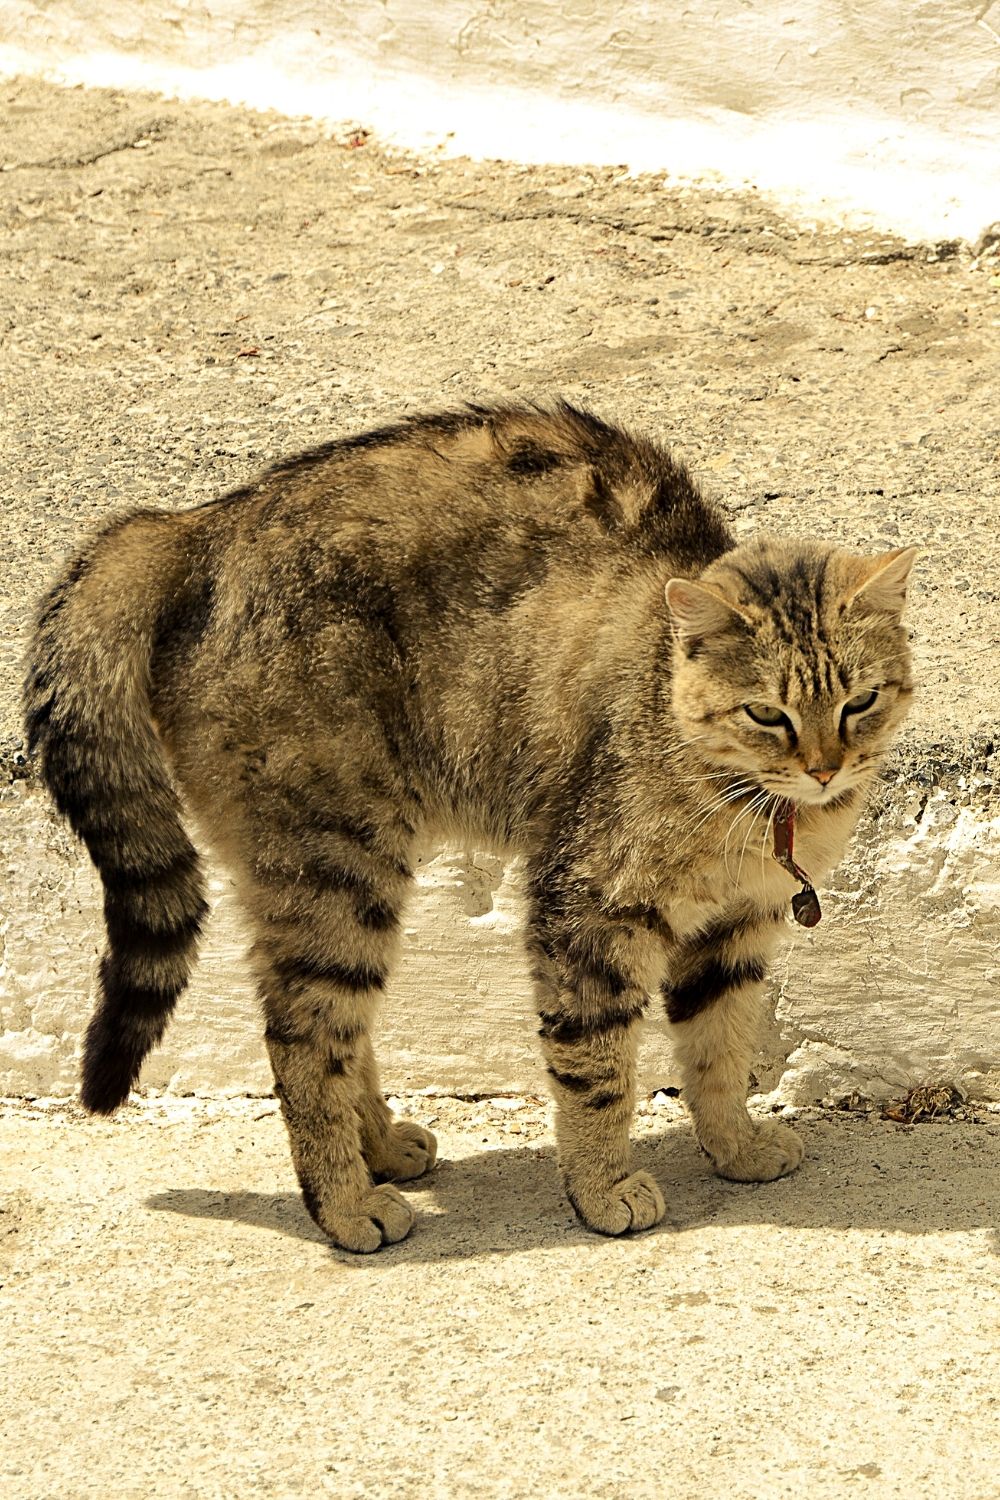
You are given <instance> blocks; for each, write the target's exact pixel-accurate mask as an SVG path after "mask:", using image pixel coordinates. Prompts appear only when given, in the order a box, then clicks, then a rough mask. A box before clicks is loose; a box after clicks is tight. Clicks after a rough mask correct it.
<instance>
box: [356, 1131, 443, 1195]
mask: <svg viewBox="0 0 1000 1500" xmlns="http://www.w3.org/2000/svg"><path fill="white" fill-rule="evenodd" d="M436 1160H437V1137H436V1136H435V1135H432V1133H431V1132H430V1131H429V1130H425V1129H424V1127H423V1126H422V1125H415V1124H414V1123H413V1121H412V1120H399V1121H398V1122H396V1123H395V1124H393V1125H392V1126H391V1127H390V1129H389V1131H388V1133H387V1134H386V1135H385V1136H384V1137H383V1138H382V1140H380V1141H379V1143H378V1147H377V1149H374V1150H372V1151H370V1152H369V1153H368V1166H369V1168H370V1170H371V1172H372V1173H373V1175H374V1176H375V1177H379V1178H391V1179H392V1180H393V1181H394V1182H409V1181H410V1180H411V1178H413V1177H422V1176H423V1174H424V1173H425V1172H429V1171H430V1169H431V1167H433V1165H434V1163H435V1161H436Z"/></svg>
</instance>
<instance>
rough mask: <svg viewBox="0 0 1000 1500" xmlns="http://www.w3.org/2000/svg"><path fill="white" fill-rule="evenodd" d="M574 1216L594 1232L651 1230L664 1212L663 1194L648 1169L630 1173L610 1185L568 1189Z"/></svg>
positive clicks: (614, 1232)
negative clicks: (596, 1189) (574, 1189)
mask: <svg viewBox="0 0 1000 1500" xmlns="http://www.w3.org/2000/svg"><path fill="white" fill-rule="evenodd" d="M569 1201H570V1203H572V1205H573V1209H574V1211H575V1213H576V1216H577V1218H578V1219H581V1220H582V1221H583V1223H584V1224H586V1226H587V1228H588V1229H596V1230H597V1232H598V1234H628V1233H629V1232H630V1231H631V1232H633V1233H634V1232H635V1231H637V1230H640V1229H652V1227H653V1225H654V1224H659V1222H660V1220H661V1219H662V1218H663V1216H664V1214H665V1213H666V1211H667V1205H666V1204H665V1203H664V1201H663V1194H662V1193H661V1192H660V1189H659V1187H658V1186H657V1184H656V1182H655V1181H654V1179H653V1178H652V1177H650V1175H649V1173H648V1172H633V1173H632V1175H631V1177H625V1178H623V1179H622V1181H621V1182H616V1183H615V1184H614V1186H613V1187H610V1188H606V1189H603V1190H601V1191H595V1190H593V1189H588V1190H587V1191H585V1192H581V1191H573V1190H570V1191H569Z"/></svg>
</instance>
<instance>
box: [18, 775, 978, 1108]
mask: <svg viewBox="0 0 1000 1500" xmlns="http://www.w3.org/2000/svg"><path fill="white" fill-rule="evenodd" d="M921 802H922V799H920V800H918V799H914V803H913V806H912V807H908V806H906V805H905V803H904V802H901V801H897V803H896V804H895V805H890V806H888V807H886V808H885V809H883V811H882V813H881V814H880V817H879V819H878V822H877V823H871V822H869V823H867V824H866V825H865V826H864V828H863V829H862V832H861V834H860V835H859V838H858V840H857V841H856V844H855V848H854V851H853V854H852V856H851V858H850V859H849V860H848V861H847V862H846V863H845V865H844V867H843V868H842V870H841V871H840V873H839V875H838V877H837V880H836V885H835V888H834V889H833V890H828V891H825V892H824V893H823V908H824V916H823V921H822V922H821V923H820V925H819V927H817V928H816V929H815V930H814V931H812V932H804V931H802V930H801V929H799V928H796V927H794V925H792V924H789V929H788V934H787V943H786V944H785V946H784V949H783V952H782V954H781V956H780V957H779V960H778V962H777V965H776V968H775V975H774V986H773V992H772V997H771V1000H772V1006H773V1010H774V1014H773V1018H772V1019H770V1020H769V1021H768V1024H767V1025H766V1026H765V1028H764V1032H763V1035H762V1038H761V1041H762V1051H761V1056H760V1058H759V1061H758V1063H757V1065H756V1069H755V1071H756V1075H757V1083H758V1086H759V1088H760V1089H762V1090H775V1092H774V1095H773V1097H774V1099H775V1100H776V1101H780V1102H784V1103H812V1102H814V1101H815V1100H817V1099H820V1098H823V1097H824V1096H828V1095H831V1094H832V1095H836V1094H840V1093H846V1092H849V1091H851V1090H853V1089H858V1090H860V1091H861V1092H863V1093H868V1094H871V1095H873V1096H876V1097H880V1096H885V1095H889V1094H893V1093H900V1092H902V1091H904V1090H905V1089H906V1088H908V1087H911V1086H913V1085H915V1084H918V1083H921V1084H922V1083H928V1082H940V1081H945V1082H949V1083H955V1084H957V1085H959V1086H960V1087H962V1088H964V1089H965V1090H966V1091H967V1092H968V1093H969V1094H970V1095H971V1096H973V1097H975V1098H979V1099H990V1100H996V1099H1000V1066H998V1062H997V1047H996V995H997V984H998V981H1000V816H997V817H993V818H990V817H988V816H986V814H985V813H984V811H983V810H982V807H981V806H980V807H978V808H977V807H976V806H975V805H974V804H973V805H970V806H968V807H965V808H960V807H956V806H955V805H953V803H952V802H951V801H949V800H948V797H947V795H946V794H945V793H943V792H940V793H936V794H935V795H934V797H933V798H932V799H931V801H930V802H929V803H928V804H927V806H926V807H922V806H921ZM0 814H2V815H3V823H4V825H6V827H7V828H8V829H9V831H10V833H11V834H12V835H13V838H12V839H11V840H10V841H9V842H8V844H7V848H6V850H5V860H4V863H5V867H6V868H5V872H4V873H5V886H6V890H5V896H6V911H5V912H4V914H3V916H2V921H0V939H2V947H0V958H2V962H0V1094H5V1093H6V1094H25V1093H27V1094H69V1093H72V1092H73V1091H74V1090H75V1087H76V1068H77V1062H76V1059H77V1054H78V1051H79V1045H80V1038H81V1036H82V1032H83V1028H84V1026H85V1024H86V1021H87V1019H88V1017H89V1014H90V1011H91V1009H92V1007H93V994H94V977H95V968H96V961H97V957H98V955H99V954H100V952H101V949H102V947H103V926H102V920H101V901H100V891H99V887H98V882H97V879H96V876H95V875H94V873H93V871H92V869H91V868H90V865H89V863H88V862H87V860H86V857H85V856H84V855H83V854H82V851H81V850H80V848H79V846H78V845H76V843H75V842H74V840H73V839H72V837H71V835H70V834H69V833H68V831H67V830H66V829H65V828H64V827H63V826H62V825H57V824H56V822H55V820H54V817H53V815H52V813H51V811H50V809H49V806H48V804H47V802H46V801H45V799H43V797H42V795H41V794H40V793H38V792H30V791H28V790H27V787H26V784H25V783H23V782H20V783H15V784H14V786H13V787H11V788H9V789H7V791H6V792H5V793H4V794H3V797H2V798H0ZM213 895H214V897H215V898H216V907H215V911H214V913H213V917H212V920H211V923H210V926H209V929H208V933H207V937H206V941H205V943H204V947H203V956H202V962H201V964H200V965H199V967H198V970H197V972H196V975H195V980H194V983H193V984H192V986H191V989H190V990H189V991H188V992H187V994H186V995H185V996H184V997H183V998H182V1000H181V1002H180V1004H179V1007H178V1014H177V1017H176V1019H175V1021H174V1022H173V1023H172V1025H171V1028H170V1030H169V1032H168V1033H167V1037H166V1041H165V1044H164V1046H163V1047H162V1048H161V1049H160V1050H159V1051H157V1052H156V1053H154V1054H153V1056H152V1057H151V1058H150V1060H149V1062H148V1064H147V1067H146V1070H145V1072H144V1075H143V1082H144V1085H146V1086H150V1085H152V1086H153V1087H158V1088H170V1089H172V1090H175V1091H178V1092H182V1093H187V1092H202V1091H220V1092H225V1093H243V1092H250V1093H258V1092H260V1093H265V1092H267V1091H268V1090H269V1088H270V1074H269V1071H268V1066H267V1062H266V1058H265V1053H264V1048H263V1045H262V1043H261V1040H260V1033H261V1024H260V1021H259V1019H258V1014H257V1007H256V1002H255V999H254V995H253V990H252V987H251V984H250V980H249V976H248V971H247V966H246V964H245V961H244V957H243V954H244V948H245V934H244V931H243V929H242V927H241V924H240V919H239V912H238V909H237V907H236V904H235V902H234V901H233V899H232V897H231V895H230V894H229V888H228V883H227V882H226V880H225V878H224V877H222V876H219V875H216V878H215V880H214V881H213ZM535 1027H536V1023H535V1020H534V1013H533V1009H532V1003H531V991H530V982H529V980H528V976H527V971H526V964H525V959H524V955H523V952H522V947H521V939H520V921H519V899H518V894H517V882H516V872H512V871H509V870H507V871H505V870H504V868H503V865H502V863H501V862H500V861H499V860H497V859H494V858H492V857H490V856H487V855H482V854H476V853H466V854H464V855H462V854H445V855H442V856H440V857H439V858H437V859H435V860H434V861H433V862H431V863H430V864H429V865H428V866H427V867H426V868H425V869H424V870H423V871H422V872H421V878H420V890H419V893H418V896H417V898H416V899H415V901H414V902H413V904H412V907H411V909H410V911H409V913H408V923H407V933H406V944H405V955H404V960H403V964H402V967H401V969H400V971H399V972H398V974H397V975H396V976H395V977H394V980H393V982H392V984H391V985H390V988H389V994H388V996H387V999H386V1002H385V1006H384V1011H383V1017H382V1024H381V1035H380V1040H379V1055H380V1059H381V1062H382V1068H383V1079H384V1082H385V1083H386V1086H387V1087H388V1088H389V1089H390V1090H391V1089H406V1088H409V1089H419V1088H430V1089H431V1090H432V1091H436V1092H450V1091H454V1092H456V1093H480V1092H487V1093H490V1092H504V1091H513V1092H524V1091H528V1092H536V1093H542V1092H544V1091H545V1077H544V1071H543V1068H542V1065H541V1059H540V1055H539V1052H538V1047H537V1042H536V1038H535ZM665 1030H666V1028H665V1026H664V1024H663V1023H662V1021H661V1020H660V1019H659V1017H658V1015H657V1013H656V1010H655V1009H654V1010H652V1011H651V1019H650V1021H649V1022H648V1023H647V1025H646V1028H645V1045H644V1054H643V1058H644V1066H643V1087H644V1088H645V1089H652V1088H654V1087H658V1086H662V1085H664V1084H670V1083H676V1082H677V1081H678V1080H677V1077H676V1074H675V1071H674V1068H673V1063H672V1060H671V1056H670V1051H669V1046H668V1044H667V1042H666V1037H665Z"/></svg>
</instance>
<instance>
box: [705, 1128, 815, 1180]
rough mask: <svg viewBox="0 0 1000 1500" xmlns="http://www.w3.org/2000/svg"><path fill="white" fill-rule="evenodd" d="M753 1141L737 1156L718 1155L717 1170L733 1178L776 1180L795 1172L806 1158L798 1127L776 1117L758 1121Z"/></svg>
mask: <svg viewBox="0 0 1000 1500" xmlns="http://www.w3.org/2000/svg"><path fill="white" fill-rule="evenodd" d="M754 1124H755V1129H754V1133H753V1135H752V1136H751V1137H750V1139H749V1141H747V1142H746V1144H745V1145H744V1146H743V1147H742V1149H741V1150H740V1151H739V1152H737V1153H736V1154H735V1155H734V1156H731V1157H727V1158H722V1157H716V1158H715V1161H714V1165H715V1170H716V1172H717V1173H718V1175H719V1176H720V1177H728V1178H729V1180H730V1181H731V1182H773V1181H774V1179H775V1178H776V1177H785V1176H786V1175H787V1174H788V1173H789V1172H794V1171H795V1168H796V1167H797V1166H798V1164H799V1162H800V1161H801V1160H802V1151H803V1147H802V1142H801V1140H800V1139H799V1137H798V1136H797V1135H796V1134H795V1131H794V1130H789V1128H788V1126H787V1125H779V1124H778V1122H777V1121H776V1120H759V1121H755V1122H754Z"/></svg>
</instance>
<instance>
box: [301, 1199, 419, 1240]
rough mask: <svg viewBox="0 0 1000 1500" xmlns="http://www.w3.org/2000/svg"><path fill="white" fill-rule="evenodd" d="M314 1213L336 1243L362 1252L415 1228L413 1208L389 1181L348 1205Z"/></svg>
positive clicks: (402, 1238)
mask: <svg viewBox="0 0 1000 1500" xmlns="http://www.w3.org/2000/svg"><path fill="white" fill-rule="evenodd" d="M314 1217H315V1219H316V1222H317V1223H318V1224H319V1227H320V1228H321V1229H322V1230H323V1232H324V1234H328V1235H329V1236H330V1238H331V1240H333V1242H334V1244H336V1245H339V1246H340V1248H341V1249H342V1250H354V1251H356V1252H357V1253H358V1254H359V1255H370V1254H371V1252H372V1251H373V1250H380V1249H381V1248H382V1246H383V1245H395V1244H396V1243H397V1241H399V1240H404V1239H405V1238H406V1236H407V1235H408V1234H409V1232H410V1230H411V1229H412V1228H413V1209H412V1208H411V1207H410V1205H409V1204H408V1203H407V1201H406V1199H405V1198H404V1197H403V1195H402V1193H399V1192H397V1191H396V1189H395V1188H394V1187H392V1186H391V1185H390V1184H389V1183H388V1182H386V1183H382V1184H381V1186H379V1187H373V1188H372V1189H371V1190H370V1192H367V1193H366V1194H365V1195H364V1197H363V1198H360V1199H358V1200H357V1202H355V1203H352V1204H351V1205H350V1207H349V1208H347V1209H342V1210H332V1209H327V1208H323V1209H320V1210H319V1212H318V1213H316V1214H315V1215H314Z"/></svg>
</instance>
